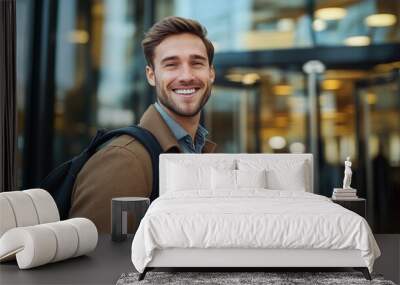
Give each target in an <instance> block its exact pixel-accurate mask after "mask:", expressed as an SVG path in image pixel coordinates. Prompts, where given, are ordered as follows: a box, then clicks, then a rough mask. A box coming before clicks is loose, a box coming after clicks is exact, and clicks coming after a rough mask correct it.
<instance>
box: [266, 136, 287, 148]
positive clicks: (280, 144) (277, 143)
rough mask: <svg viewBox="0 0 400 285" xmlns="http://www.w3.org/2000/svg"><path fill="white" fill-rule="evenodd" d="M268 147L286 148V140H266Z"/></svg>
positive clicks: (277, 138)
mask: <svg viewBox="0 0 400 285" xmlns="http://www.w3.org/2000/svg"><path fill="white" fill-rule="evenodd" d="M268 143H269V146H270V147H271V148H272V149H282V148H284V147H285V146H286V140H285V138H284V137H281V136H274V137H271V138H270V139H269V140H268Z"/></svg>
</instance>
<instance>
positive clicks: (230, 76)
mask: <svg viewBox="0 0 400 285" xmlns="http://www.w3.org/2000/svg"><path fill="white" fill-rule="evenodd" d="M225 78H226V79H228V80H229V81H233V82H242V78H243V75H242V74H239V73H231V74H227V75H226V76H225Z"/></svg>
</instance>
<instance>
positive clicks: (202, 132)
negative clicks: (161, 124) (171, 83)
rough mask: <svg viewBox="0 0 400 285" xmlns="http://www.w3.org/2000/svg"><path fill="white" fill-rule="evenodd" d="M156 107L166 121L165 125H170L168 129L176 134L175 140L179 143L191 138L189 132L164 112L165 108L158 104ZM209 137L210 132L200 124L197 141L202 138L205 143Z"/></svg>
mask: <svg viewBox="0 0 400 285" xmlns="http://www.w3.org/2000/svg"><path fill="white" fill-rule="evenodd" d="M154 106H155V107H156V109H157V111H158V112H159V113H160V115H161V117H162V118H163V119H164V121H165V123H166V124H167V125H168V127H169V128H170V129H171V131H172V133H173V134H174V136H175V138H176V139H177V140H178V141H179V140H181V139H183V138H185V137H187V136H190V135H189V134H188V132H187V131H186V130H185V129H184V128H182V127H181V125H179V124H178V123H177V122H175V120H174V119H172V118H171V116H170V115H168V113H167V112H166V111H165V110H164V108H163V107H161V105H160V104H159V103H158V102H156V103H155V104H154ZM207 135H208V131H207V130H206V129H205V128H204V127H203V126H202V125H200V124H199V127H198V128H197V131H196V138H195V140H197V138H200V137H201V139H202V140H203V141H205V138H206V137H207Z"/></svg>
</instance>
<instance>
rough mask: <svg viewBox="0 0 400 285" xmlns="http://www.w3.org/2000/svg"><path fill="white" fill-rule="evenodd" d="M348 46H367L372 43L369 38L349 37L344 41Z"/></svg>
mask: <svg viewBox="0 0 400 285" xmlns="http://www.w3.org/2000/svg"><path fill="white" fill-rule="evenodd" d="M344 43H345V45H347V46H367V45H369V44H370V43H371V39H370V38H369V37H367V36H354V37H348V38H347V39H345V40H344Z"/></svg>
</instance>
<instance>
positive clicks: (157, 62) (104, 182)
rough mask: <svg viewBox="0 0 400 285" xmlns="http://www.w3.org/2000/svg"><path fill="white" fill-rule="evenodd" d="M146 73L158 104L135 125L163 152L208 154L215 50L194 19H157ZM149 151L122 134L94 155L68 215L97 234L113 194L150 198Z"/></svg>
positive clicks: (106, 227)
mask: <svg viewBox="0 0 400 285" xmlns="http://www.w3.org/2000/svg"><path fill="white" fill-rule="evenodd" d="M142 47H143V51H144V54H145V57H146V60H147V66H146V76H147V80H148V82H149V84H150V85H152V86H154V87H155V90H156V93H157V102H156V103H155V104H154V105H151V106H150V107H149V108H148V109H147V110H146V112H145V113H144V114H143V116H142V118H141V120H140V123H139V125H140V126H141V127H143V128H145V129H147V130H149V131H150V132H151V133H152V134H153V135H154V136H155V138H156V139H157V140H158V142H159V143H160V145H161V147H162V149H163V151H164V152H172V153H178V152H185V153H187V152H191V153H204V152H212V151H213V150H214V148H215V144H214V143H212V142H210V141H208V140H207V139H206V136H207V130H206V129H205V128H204V127H202V126H201V125H200V124H199V122H200V112H201V110H202V108H203V106H204V105H205V104H206V103H207V101H208V99H209V97H210V95H211V87H212V83H213V81H214V78H215V73H214V68H213V65H212V61H213V56H214V48H213V45H212V44H211V42H210V41H209V40H208V39H207V38H206V30H205V28H204V27H202V26H201V25H200V24H199V23H198V22H196V21H193V20H189V19H184V18H179V17H168V18H165V19H164V20H162V21H160V22H158V23H156V24H155V25H154V26H153V27H152V28H151V29H150V30H149V32H148V33H147V34H146V36H145V38H144V40H143V42H142ZM152 175H153V173H152V164H151V159H150V155H149V153H148V152H147V151H146V149H145V148H144V146H143V145H141V144H140V143H139V142H138V141H136V140H135V139H134V138H132V137H130V136H127V135H124V136H121V137H118V138H116V139H115V140H113V141H112V142H111V143H110V144H109V145H107V146H106V147H104V148H102V149H101V150H99V151H98V152H97V153H96V154H94V155H93V156H92V157H91V158H90V159H89V161H88V162H87V163H86V164H85V166H84V167H83V168H82V170H81V171H80V173H79V175H78V177H77V179H76V181H75V185H74V189H73V192H72V200H71V205H72V206H71V210H70V217H87V218H89V219H91V220H92V221H93V222H94V223H95V224H96V226H97V229H98V231H99V232H110V231H111V225H110V221H111V209H110V205H111V202H110V201H111V199H112V198H113V197H123V196H136V197H149V196H150V193H151V191H152V179H153V177H152Z"/></svg>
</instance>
